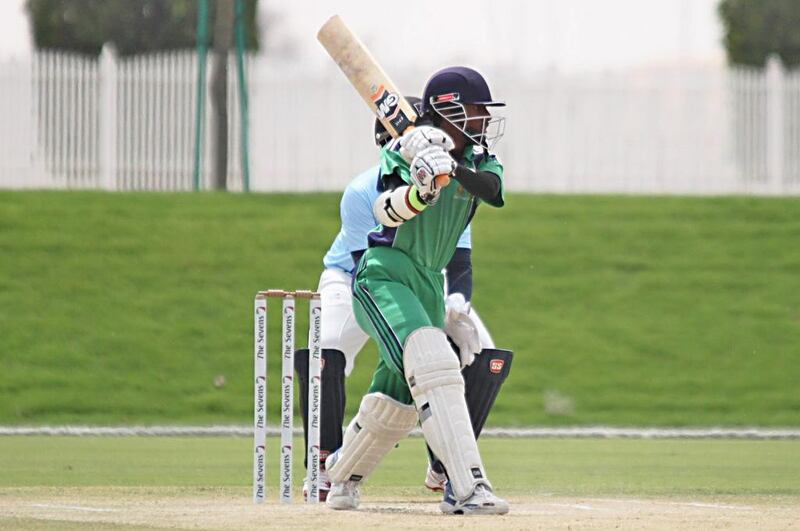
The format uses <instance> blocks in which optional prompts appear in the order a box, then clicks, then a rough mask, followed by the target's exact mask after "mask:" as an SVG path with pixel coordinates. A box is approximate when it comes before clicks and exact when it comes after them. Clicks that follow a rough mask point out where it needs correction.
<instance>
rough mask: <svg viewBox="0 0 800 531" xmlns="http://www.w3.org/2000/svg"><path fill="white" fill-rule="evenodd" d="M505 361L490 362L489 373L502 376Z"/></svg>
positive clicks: (495, 360)
mask: <svg viewBox="0 0 800 531" xmlns="http://www.w3.org/2000/svg"><path fill="white" fill-rule="evenodd" d="M505 364H506V362H505V360H500V359H494V360H492V361H490V362H489V371H490V372H491V373H492V374H500V371H502V370H503V365H505Z"/></svg>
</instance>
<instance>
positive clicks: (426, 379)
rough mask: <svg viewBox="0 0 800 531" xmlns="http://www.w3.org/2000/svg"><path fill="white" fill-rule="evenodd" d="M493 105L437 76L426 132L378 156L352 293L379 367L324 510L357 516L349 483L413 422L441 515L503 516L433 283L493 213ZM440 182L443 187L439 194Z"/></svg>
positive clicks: (464, 71) (471, 88)
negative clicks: (485, 212)
mask: <svg viewBox="0 0 800 531" xmlns="http://www.w3.org/2000/svg"><path fill="white" fill-rule="evenodd" d="M503 105H504V103H502V102H496V101H493V100H492V97H491V94H490V91H489V87H488V85H487V83H486V81H485V80H484V78H483V77H482V76H481V75H480V74H479V73H478V72H477V71H475V70H473V69H471V68H466V67H451V68H445V69H443V70H440V71H439V72H437V73H436V74H434V75H433V76H432V77H431V79H430V80H429V81H428V83H427V85H426V87H425V91H424V94H423V112H424V115H425V116H427V117H428V118H429V119H430V120H431V122H432V125H421V126H419V127H416V128H414V129H413V130H412V131H410V132H408V133H406V134H405V135H404V136H403V137H401V138H400V139H398V140H396V141H395V142H393V143H391V144H389V145H388V146H386V147H385V148H384V149H383V150H382V151H381V176H382V179H381V183H380V186H382V187H383V191H382V193H381V194H380V195H379V197H378V199H377V200H376V202H375V205H374V213H375V217H376V218H377V219H378V221H379V222H380V223H381V225H379V226H378V227H377V228H376V229H375V230H373V231H372V232H371V233H370V235H369V249H367V251H366V252H365V253H364V256H363V258H362V259H361V261H360V263H359V265H358V269H357V273H356V275H355V276H354V282H353V300H354V303H353V307H354V311H355V314H356V318H357V319H358V322H359V325H360V326H361V327H362V328H363V329H364V330H365V331H366V332H367V333H368V334H369V335H370V336H371V337H372V338H373V339H374V340H375V341H376V343H377V344H378V347H379V361H378V367H377V369H376V371H375V375H374V377H373V380H372V384H371V386H370V389H369V392H368V394H366V395H365V396H364V398H363V399H362V401H361V404H360V407H359V411H358V414H357V415H356V417H355V418H354V419H353V420H352V422H351V423H350V424H349V426H348V428H347V430H346V432H345V435H344V437H343V444H342V447H341V448H340V449H339V450H337V451H336V452H334V453H333V454H331V455H330V456H329V457H328V459H327V463H326V464H327V470H328V473H329V475H330V479H331V481H332V483H333V484H332V486H331V490H330V492H329V494H328V498H327V501H326V503H327V504H328V505H329V506H331V507H333V508H335V509H354V508H356V507H357V506H358V503H359V488H358V487H359V485H360V483H361V482H362V481H363V480H364V479H366V478H367V476H368V475H369V474H370V473H371V472H372V471H373V470H374V469H375V467H376V466H377V465H378V463H379V462H380V460H381V459H382V458H383V457H384V456H385V455H386V454H387V453H388V452H389V450H391V448H393V447H394V446H395V444H397V442H398V441H399V440H401V439H402V438H404V437H405V436H407V435H408V433H409V432H410V431H411V430H412V429H413V428H414V427H415V426H416V424H417V422H418V421H419V422H420V424H421V426H422V431H423V433H424V435H425V439H426V441H427V443H428V445H429V446H430V448H431V449H432V450H433V452H434V453H435V454H436V455H437V456H438V457H439V458H440V459H441V461H442V462H443V463H444V465H445V468H446V472H447V478H448V482H447V488H446V489H445V497H444V501H443V502H442V503H441V505H440V508H441V510H442V511H443V512H445V513H449V514H465V513H473V514H503V513H506V512H508V503H507V502H506V501H505V500H503V499H501V498H499V497H497V496H496V495H495V494H494V493H493V492H492V486H491V483H490V482H489V480H488V478H487V477H486V473H485V470H484V467H483V463H482V461H481V457H480V453H479V451H478V446H477V443H476V441H475V435H474V433H473V430H472V427H471V422H470V416H469V413H468V410H467V405H466V401H465V398H464V380H463V377H462V375H461V372H460V364H459V361H458V357H457V356H456V355H455V353H454V352H453V350H452V348H451V346H450V344H449V343H448V341H447V336H446V335H445V333H444V331H443V330H442V328H443V326H444V321H445V305H444V278H443V275H442V272H441V271H442V269H443V268H444V267H445V266H446V265H447V263H448V262H449V261H450V258H451V257H452V255H453V253H454V252H455V249H456V244H457V242H458V239H459V237H460V235H461V233H462V232H463V230H464V228H465V227H466V226H467V224H468V223H469V222H470V220H471V219H472V217H473V215H474V214H475V210H476V209H477V207H478V205H479V203H481V202H485V203H488V204H490V205H492V206H495V207H500V206H502V205H503V166H502V164H500V162H499V161H498V160H497V157H496V156H495V155H494V154H492V152H491V151H490V149H491V147H492V146H493V145H494V143H495V142H496V141H497V140H499V138H500V137H501V136H502V134H503V125H504V120H503V118H499V117H495V116H492V115H491V114H490V113H489V110H488V109H489V107H499V106H503ZM440 175H448V176H451V177H452V181H450V183H449V185H446V184H445V183H442V182H441V181H440V180H439V179H437V176H440ZM471 331H474V327H473V328H471ZM469 333H471V332H469ZM475 333H477V332H475ZM474 343H475V344H476V345H479V344H480V342H479V341H475V342H474ZM478 348H479V347H478Z"/></svg>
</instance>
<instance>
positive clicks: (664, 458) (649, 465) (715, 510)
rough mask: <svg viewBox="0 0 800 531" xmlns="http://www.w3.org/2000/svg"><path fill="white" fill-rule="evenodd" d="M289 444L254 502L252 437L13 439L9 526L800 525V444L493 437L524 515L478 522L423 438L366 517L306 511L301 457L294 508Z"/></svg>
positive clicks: (397, 453)
mask: <svg viewBox="0 0 800 531" xmlns="http://www.w3.org/2000/svg"><path fill="white" fill-rule="evenodd" d="M296 443H297V444H298V445H299V444H300V443H301V441H296ZM277 444H278V441H277V440H276V439H270V441H269V448H268V465H269V469H268V475H269V483H268V503H266V504H264V505H261V506H254V505H253V503H252V501H251V488H250V485H251V483H250V482H251V477H252V476H251V473H252V468H251V467H252V463H251V461H250V457H251V455H252V448H251V441H249V440H247V439H244V438H147V437H131V438H70V437H4V438H0V470H2V471H3V474H0V528H5V527H8V528H15V529H50V528H52V529H73V528H88V529H131V528H135V529H139V528H147V529H152V528H156V529H161V528H203V529H233V528H235V529H258V528H264V527H268V528H282V529H285V528H320V527H324V526H328V527H331V526H333V527H337V526H348V527H349V528H364V527H369V528H378V527H380V528H404V529H408V528H417V527H421V528H442V527H445V526H448V527H449V526H457V527H459V528H462V527H465V528H473V527H482V528H486V527H492V528H496V529H534V528H542V529H554V528H566V527H570V528H573V529H575V528H577V529H584V528H585V529H605V528H614V529H620V528H621V529H642V528H663V529H675V528H681V529H709V528H741V529H754V528H759V529H771V528H776V529H777V528H780V529H789V528H792V526H794V525H796V523H797V521H798V519H800V479H798V478H800V441H747V440H697V441H687V440H620V439H607V440H585V439H584V440H571V439H564V440H540V439H537V440H534V439H484V440H482V441H481V442H480V445H481V450H482V453H483V456H484V458H485V461H486V467H487V470H488V472H489V474H490V477H491V479H492V481H493V483H494V485H495V488H496V489H497V492H498V493H500V494H502V495H503V496H505V497H507V498H509V500H510V501H511V504H512V507H511V513H510V514H508V515H506V516H502V517H489V518H485V517H484V518H475V519H464V518H454V517H446V516H444V515H442V514H441V513H440V512H439V510H438V502H439V500H440V498H439V496H438V495H435V494H433V493H429V492H428V491H426V490H425V488H424V487H423V486H422V480H423V477H424V471H425V462H426V461H425V452H424V447H423V442H422V440H421V439H408V440H406V441H403V442H402V443H401V444H400V446H399V448H397V449H395V450H394V451H393V452H392V453H391V454H390V455H389V457H388V458H387V459H386V460H385V461H384V462H383V463H382V464H381V466H380V467H379V468H378V470H377V472H376V473H375V475H374V476H373V477H372V478H370V481H369V483H368V484H367V485H366V486H365V488H364V490H363V499H362V506H361V508H360V509H359V511H357V512H349V511H348V512H333V511H330V510H329V509H327V508H326V507H324V506H321V507H308V506H305V505H304V504H302V503H300V499H301V498H300V490H299V486H300V481H301V475H302V472H301V468H302V465H301V461H300V455H299V454H300V451H296V452H295V457H296V458H297V460H296V462H295V464H296V468H295V480H296V483H295V485H296V486H297V488H296V489H295V492H294V494H295V502H296V503H294V504H292V505H288V506H287V505H280V504H279V503H278V502H277V473H276V470H277V455H278V454H277ZM296 448H299V446H296Z"/></svg>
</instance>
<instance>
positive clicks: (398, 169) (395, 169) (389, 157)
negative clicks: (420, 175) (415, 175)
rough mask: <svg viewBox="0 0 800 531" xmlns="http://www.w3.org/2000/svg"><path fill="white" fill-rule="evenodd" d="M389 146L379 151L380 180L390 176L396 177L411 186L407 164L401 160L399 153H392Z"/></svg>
mask: <svg viewBox="0 0 800 531" xmlns="http://www.w3.org/2000/svg"><path fill="white" fill-rule="evenodd" d="M390 145H391V144H389V145H387V146H384V148H383V149H381V178H382V179H384V180H386V178H387V177H388V176H390V175H392V174H395V175H397V176H398V177H400V178H401V179H403V182H404V183H406V184H411V170H410V169H409V167H408V163H407V162H406V161H405V159H403V157H402V156H401V155H400V153H399V152H397V151H393V150H392V149H391V148H390Z"/></svg>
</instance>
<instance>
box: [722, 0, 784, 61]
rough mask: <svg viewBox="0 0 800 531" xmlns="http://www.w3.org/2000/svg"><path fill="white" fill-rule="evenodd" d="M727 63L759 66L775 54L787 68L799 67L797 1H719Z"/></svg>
mask: <svg viewBox="0 0 800 531" xmlns="http://www.w3.org/2000/svg"><path fill="white" fill-rule="evenodd" d="M719 14H720V18H721V19H722V23H723V25H724V27H725V38H724V44H725V49H726V50H727V53H728V61H729V62H731V63H733V64H742V65H750V66H759V67H762V66H764V65H765V64H766V61H767V58H768V57H769V56H770V55H772V54H777V55H778V56H780V58H781V59H782V60H783V64H784V65H785V66H786V67H793V66H798V65H800V1H798V0H722V1H721V2H720V4H719Z"/></svg>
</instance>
